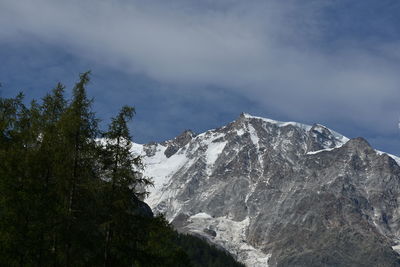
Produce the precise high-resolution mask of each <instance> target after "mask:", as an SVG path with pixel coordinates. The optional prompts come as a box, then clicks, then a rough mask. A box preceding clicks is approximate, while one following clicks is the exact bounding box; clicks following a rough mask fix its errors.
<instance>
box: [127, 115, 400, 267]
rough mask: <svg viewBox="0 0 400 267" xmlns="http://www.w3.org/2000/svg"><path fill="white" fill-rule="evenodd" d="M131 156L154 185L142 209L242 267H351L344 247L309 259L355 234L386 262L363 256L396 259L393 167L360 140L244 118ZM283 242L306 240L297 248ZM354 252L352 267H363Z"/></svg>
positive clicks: (396, 191)
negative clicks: (324, 266)
mask: <svg viewBox="0 0 400 267" xmlns="http://www.w3.org/2000/svg"><path fill="white" fill-rule="evenodd" d="M135 153H137V154H141V155H143V161H144V163H145V164H146V166H147V168H146V171H145V175H147V176H148V177H153V179H154V182H155V186H154V188H151V189H150V192H151V193H150V196H149V198H147V199H146V201H147V202H148V203H149V205H150V206H151V207H152V208H153V210H154V211H155V212H156V213H165V214H166V217H167V219H168V220H169V221H171V222H172V224H173V225H175V227H176V228H177V229H178V230H179V231H182V232H186V233H195V234H197V235H202V236H204V237H205V238H207V239H209V240H210V242H213V243H215V244H217V245H220V246H222V247H224V248H225V249H227V250H228V251H229V252H230V253H232V254H233V255H235V256H236V257H237V259H238V260H239V261H241V262H243V263H245V264H246V265H248V266H266V265H267V264H269V265H270V266H277V265H282V264H284V265H285V264H286V265H287V264H289V265H290V264H296V265H297V266H307V265H308V266H313V262H318V263H319V264H321V263H323V261H324V260H321V259H320V258H321V257H322V259H325V261H326V262H325V263H323V264H327V265H328V266H329V265H330V264H331V265H332V264H333V265H334V264H335V262H336V261H338V262H339V263H340V265H344V266H346V264H350V265H354V264H356V265H357V261H356V262H352V260H351V258H350V257H348V256H346V253H344V251H346V249H348V247H346V249H344V248H343V249H337V251H335V253H339V252H340V253H339V256H337V257H332V256H331V255H330V254H329V253H328V252H327V251H328V250H326V251H323V252H318V253H317V252H315V250H316V248H318V246H316V245H315V244H316V243H318V242H319V240H318V238H316V237H315V235H316V234H317V233H319V234H320V235H321V240H323V239H324V238H326V239H327V240H328V241H329V242H327V245H325V246H327V247H329V248H332V247H335V246H337V244H338V242H339V243H340V242H342V240H341V239H340V238H339V239H338V238H337V237H336V236H337V235H344V236H345V237H346V238H347V236H348V235H352V234H357V235H360V236H362V237H363V238H365V240H367V241H365V242H366V243H368V244H375V245H376V244H381V245H379V246H378V245H377V246H378V247H380V248H382V251H385V253H383V254H382V253H381V254H379V253H378V254H377V253H372V252H370V254H371V255H374V257H375V258H377V259H381V258H382V257H383V256H382V255H386V256H384V257H383V259H381V261H382V262H384V261H385V260H386V259H388V261H393V262H396V261H397V259H398V255H397V254H396V253H395V252H394V251H393V250H392V248H391V246H392V245H393V246H394V245H396V244H397V243H396V242H397V239H398V236H399V235H398V234H399V229H400V228H399V224H398V221H397V220H399V218H400V216H399V212H398V210H399V209H398V206H397V200H398V199H399V200H400V197H399V196H400V194H399V192H400V190H399V188H400V187H399V180H400V179H399V177H400V176H399V172H400V171H399V166H398V164H397V163H396V160H398V159H397V158H396V157H395V156H393V155H387V154H385V153H382V152H380V151H376V150H374V149H373V148H372V147H371V146H370V145H369V143H368V142H367V141H366V140H365V139H363V138H354V139H348V138H347V137H345V136H343V135H341V134H339V133H337V132H335V131H332V130H330V129H329V128H327V127H325V126H322V125H319V124H314V125H312V126H310V125H305V124H300V123H296V122H279V121H275V120H270V119H265V118H261V117H255V116H251V115H249V114H245V113H243V114H241V115H240V116H239V118H238V119H237V120H235V121H233V122H231V123H229V124H227V125H225V126H223V127H220V128H217V129H212V130H209V131H206V132H204V133H201V134H199V135H194V134H193V133H192V132H189V131H186V132H184V133H183V135H180V136H178V137H177V138H175V139H172V140H168V141H165V142H163V143H153V144H149V145H135ZM371 166H372V167H371ZM382 177H383V178H382ZM388 184H390V185H391V187H388ZM388 188H389V189H392V190H391V192H389V193H388V192H386V191H387V189H388ZM349 192H352V193H349ZM386 202H387V203H386ZM265 203H267V205H266V204H265ZM338 203H339V204H338ZM360 203H361V204H360ZM333 207H334V208H333ZM325 210H330V211H331V212H332V214H333V215H331V214H328V213H326V212H325ZM354 210H356V211H357V212H354ZM321 214H324V215H323V216H322V215H321ZM310 218H311V219H310ZM308 220H310V222H309V221H308ZM353 225H356V226H357V227H356V226H353ZM347 226H349V227H350V226H351V227H350V228H348V229H347V228H346V227H347ZM288 227H289V228H288ZM310 227H311V228H310ZM305 229H308V230H305ZM309 229H314V230H309ZM344 229H347V230H348V232H343V231H345V230H344ZM370 232H371V233H370ZM287 233H292V234H294V235H299V236H301V235H305V236H304V237H303V240H305V241H306V242H305V244H298V241H296V240H292V239H291V237H290V236H288V235H287ZM306 233H308V234H306ZM335 238H336V239H335ZM285 240H286V242H289V240H291V241H290V242H291V243H290V242H289V243H290V244H292V245H289V244H287V243H285V242H284V241H285ZM332 240H336V241H335V242H333V241H332ZM349 242H350V243H351V244H352V246H353V247H356V246H355V244H353V243H354V242H355V241H354V240H353V239H350V241H349ZM352 242H353V243H352ZM293 244H296V245H293ZM343 246H344V245H343ZM302 247H303V248H302ZM320 247H321V245H320ZM322 247H323V246H322ZM339 248H342V247H340V246H339ZM318 249H319V248H318ZM362 250H365V248H364V247H363V249H359V252H360V253H359V254H360V256H359V257H356V258H357V259H358V260H359V263H360V264H364V263H365V262H366V260H365V255H364V254H363V253H362ZM287 251H290V253H287ZM304 251H312V252H313V253H311V254H304ZM366 251H368V250H366ZM393 253H394V254H393ZM356 255H358V254H356ZM361 255H362V256H361ZM368 263H370V262H368ZM317 265H318V264H317ZM383 266H385V265H383ZM395 266H397V265H395Z"/></svg>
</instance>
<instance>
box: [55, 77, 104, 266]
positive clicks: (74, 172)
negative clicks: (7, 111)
mask: <svg viewBox="0 0 400 267" xmlns="http://www.w3.org/2000/svg"><path fill="white" fill-rule="evenodd" d="M89 75H90V72H86V73H83V74H81V75H80V80H79V81H78V82H77V83H76V84H75V87H74V88H73V97H72V101H71V103H70V104H69V105H68V107H67V108H66V111H65V112H64V114H63V115H62V117H61V119H60V124H59V128H60V131H61V132H60V135H61V138H62V140H61V142H62V144H63V146H64V149H63V151H59V153H58V154H57V155H56V159H57V161H58V162H59V163H60V164H59V166H58V168H57V176H58V177H60V178H61V179H60V181H61V182H62V183H63V184H61V186H60V192H59V194H60V195H61V196H62V202H63V210H62V212H63V217H64V219H63V220H62V225H63V228H62V230H61V231H62V234H61V239H62V240H61V242H62V243H63V244H64V248H63V257H64V258H65V259H64V261H65V265H66V266H73V265H74V262H76V261H79V260H82V258H83V257H86V256H87V255H85V254H86V253H87V254H91V253H93V251H90V250H91V249H92V248H93V247H94V246H92V245H93V244H92V243H95V242H97V239H96V234H97V233H96V229H97V228H96V225H95V221H94V219H93V218H95V217H96V215H95V213H96V211H97V210H96V206H95V192H94V191H93V190H96V183H97V182H98V179H97V177H98V174H97V173H96V171H97V164H96V158H97V153H98V152H97V146H96V137H97V136H98V127H97V124H98V121H97V120H96V118H95V115H94V113H93V112H92V111H91V105H92V101H91V100H89V99H88V98H87V95H86V85H87V84H88V82H89Z"/></svg>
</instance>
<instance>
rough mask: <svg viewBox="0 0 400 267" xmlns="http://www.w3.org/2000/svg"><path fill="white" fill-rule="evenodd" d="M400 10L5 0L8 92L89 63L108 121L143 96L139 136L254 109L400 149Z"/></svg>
mask: <svg viewBox="0 0 400 267" xmlns="http://www.w3.org/2000/svg"><path fill="white" fill-rule="evenodd" d="M398 14H400V1H398V0H379V1H376V0H363V1H354V0H302V1H300V0H287V1H281V0H247V1H239V0H203V1H201V0H169V1H165V0H164V1H162V0H79V1H78V0H69V1H61V0H18V1H15V0H1V1H0V82H1V85H2V87H1V88H0V96H1V97H11V96H13V95H15V94H16V93H17V92H18V91H24V92H25V94H26V98H27V99H32V98H36V99H40V98H41V97H42V96H43V95H44V94H45V93H46V92H48V91H49V90H50V89H51V88H53V87H54V86H55V84H56V83H57V82H62V83H64V84H65V85H66V86H67V88H71V87H72V86H73V84H74V82H76V80H77V78H78V76H79V73H81V72H84V71H86V70H91V71H92V80H91V83H90V85H89V87H88V92H89V95H90V96H91V97H93V98H94V99H95V105H94V109H95V111H96V113H97V114H98V116H99V117H100V118H102V119H103V121H104V123H103V124H104V125H105V124H106V123H107V122H108V121H109V119H110V118H111V117H112V116H114V115H115V114H116V113H117V112H118V110H119V108H120V107H121V106H122V105H132V106H135V108H136V112H137V114H136V117H135V119H134V121H133V123H132V126H131V128H132V132H133V137H134V140H135V141H136V142H139V143H148V142H152V141H164V140H167V139H170V138H173V137H174V136H177V135H179V134H180V133H181V132H182V131H184V130H186V129H192V130H193V131H195V132H197V133H200V132H203V131H206V130H208V129H212V128H216V127H220V126H223V125H225V124H227V123H228V122H230V121H233V120H235V119H236V118H237V117H238V116H239V114H240V113H241V112H246V113H250V114H252V115H256V116H262V117H267V118H271V119H275V120H281V121H298V122H302V123H307V124H313V123H320V124H323V125H325V126H327V127H329V128H331V129H333V130H335V131H337V132H340V133H342V134H344V135H346V136H348V137H350V138H353V137H358V136H362V137H365V138H366V139H367V140H368V141H369V142H370V144H371V145H372V146H374V147H375V148H377V149H379V150H383V151H386V152H389V153H393V154H396V155H400V130H399V128H398V123H399V119H400V16H399V15H398Z"/></svg>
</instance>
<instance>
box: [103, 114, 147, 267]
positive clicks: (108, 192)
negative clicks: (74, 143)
mask: <svg viewBox="0 0 400 267" xmlns="http://www.w3.org/2000/svg"><path fill="white" fill-rule="evenodd" d="M134 112H135V111H134V108H132V107H128V106H124V107H123V108H122V109H121V111H120V112H119V114H118V115H117V116H116V117H115V118H113V119H112V121H111V124H110V125H109V129H108V131H107V132H105V133H104V138H105V139H104V140H105V150H104V157H103V162H104V171H105V172H104V174H105V177H104V178H105V180H106V181H107V183H105V184H104V201H105V204H104V206H105V207H107V209H106V210H105V212H106V213H105V222H104V231H105V246H104V266H111V265H112V263H113V262H114V263H115V262H116V261H118V260H121V259H118V257H121V256H122V255H123V257H124V258H125V259H127V260H129V259H132V260H133V259H134V252H135V250H137V248H136V247H135V240H126V238H125V237H131V235H130V233H129V230H132V229H133V228H129V227H128V228H127V227H122V226H124V225H126V223H127V222H132V224H134V221H133V217H134V213H133V210H134V209H135V208H138V207H137V204H138V203H139V198H140V197H142V196H143V194H145V192H139V191H138V187H140V186H142V187H143V186H146V185H148V184H150V181H149V180H147V179H146V178H144V177H142V176H141V175H140V173H139V170H140V168H141V167H142V166H141V162H140V158H139V157H135V156H133V155H132V153H131V147H132V141H131V140H132V138H131V136H130V133H129V128H128V125H127V124H128V122H129V121H130V120H132V118H133V115H134ZM131 226H133V225H131ZM133 231H134V232H137V229H136V230H133ZM121 241H122V242H121ZM121 243H125V244H130V245H131V246H129V245H128V250H125V249H124V250H121V246H120V245H121ZM124 252H127V254H124ZM118 255H119V256H118Z"/></svg>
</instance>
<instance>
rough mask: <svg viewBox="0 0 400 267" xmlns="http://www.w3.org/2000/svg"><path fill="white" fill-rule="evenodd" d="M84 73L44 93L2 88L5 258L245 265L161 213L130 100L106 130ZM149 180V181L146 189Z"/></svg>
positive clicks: (1, 256)
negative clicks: (138, 146) (136, 146)
mask: <svg viewBox="0 0 400 267" xmlns="http://www.w3.org/2000/svg"><path fill="white" fill-rule="evenodd" d="M88 82H89V73H88V72H87V73H83V74H81V75H80V79H79V81H78V82H77V83H76V84H75V87H74V88H73V94H72V97H71V99H66V98H65V95H64V90H65V88H64V86H63V85H61V84H58V85H57V86H56V87H55V88H54V89H53V90H52V91H51V92H50V93H48V94H47V95H46V96H44V97H43V99H41V101H39V102H37V101H32V102H31V103H30V105H26V104H24V96H23V94H19V95H17V96H16V97H15V98H0V265H1V266H240V265H239V264H237V263H236V262H235V261H234V260H233V259H232V257H230V256H229V255H228V254H226V253H225V252H222V251H220V250H217V249H216V248H214V247H212V246H210V245H208V244H207V243H206V242H204V241H201V240H200V239H198V238H195V237H190V236H185V235H179V234H177V233H176V232H175V231H173V230H172V228H171V227H170V226H169V225H168V223H167V222H166V221H165V219H163V218H162V217H153V216H152V213H151V211H150V210H149V208H148V206H147V205H146V204H144V203H143V202H142V201H141V199H143V197H144V195H145V194H146V192H145V191H144V190H143V188H146V186H148V185H150V181H149V180H148V179H146V178H145V177H142V176H141V175H140V173H139V171H140V170H141V168H142V166H141V162H140V158H139V157H134V156H132V154H131V153H130V149H131V136H130V133H129V130H128V126H127V124H128V122H129V121H130V120H131V119H132V117H133V115H134V109H133V108H131V107H128V106H125V107H123V108H122V109H121V110H120V112H119V113H118V114H117V116H116V117H114V118H113V119H112V120H111V122H110V124H109V127H108V129H107V130H106V131H105V132H101V131H100V130H99V127H98V119H97V118H96V116H95V114H94V113H93V111H92V108H91V106H92V100H90V99H88V97H87V95H86V85H87V83H88ZM138 188H140V190H138Z"/></svg>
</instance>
